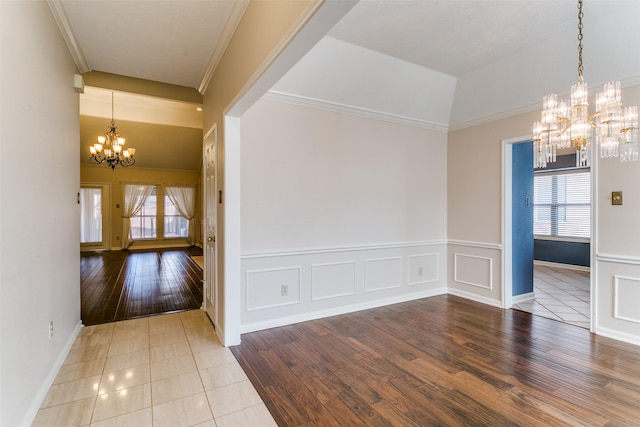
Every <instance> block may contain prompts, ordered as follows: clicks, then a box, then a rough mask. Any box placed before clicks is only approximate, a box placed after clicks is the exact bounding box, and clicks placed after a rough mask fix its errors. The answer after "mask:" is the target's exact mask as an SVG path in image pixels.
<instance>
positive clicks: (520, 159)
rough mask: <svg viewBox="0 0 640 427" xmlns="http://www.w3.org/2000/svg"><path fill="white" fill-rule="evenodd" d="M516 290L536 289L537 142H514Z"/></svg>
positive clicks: (513, 181) (513, 259) (513, 205)
mask: <svg viewBox="0 0 640 427" xmlns="http://www.w3.org/2000/svg"><path fill="white" fill-rule="evenodd" d="M511 185H512V194H511V205H512V206H511V218H512V220H511V230H512V234H511V245H512V255H511V256H512V258H511V266H512V267H511V268H512V277H511V278H512V283H513V285H512V290H513V292H512V294H513V295H514V296H515V295H522V294H527V293H530V292H533V143H532V142H524V143H521V144H514V145H513V148H512V175H511Z"/></svg>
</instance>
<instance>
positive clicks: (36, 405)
mask: <svg viewBox="0 0 640 427" xmlns="http://www.w3.org/2000/svg"><path fill="white" fill-rule="evenodd" d="M80 329H82V321H79V322H78V324H77V325H76V327H75V328H74V330H73V332H72V333H71V336H70V337H69V339H68V340H67V342H66V343H65V345H64V347H63V348H62V351H61V352H60V355H59V356H58V358H57V359H56V361H55V363H54V364H53V366H52V367H51V370H50V371H49V375H47V378H45V380H44V382H43V383H42V385H41V386H40V389H39V390H38V393H37V394H36V396H35V398H34V399H33V402H31V405H30V406H29V410H28V411H27V413H26V414H25V416H24V418H23V419H22V423H20V425H22V426H25V427H28V426H30V425H31V424H33V421H34V420H35V419H36V416H37V415H38V410H40V406H42V402H44V399H45V397H47V393H48V392H49V389H50V388H51V385H52V384H53V382H54V381H55V379H56V376H57V375H58V372H59V371H60V368H62V364H63V363H64V361H65V359H66V358H67V356H68V355H69V351H71V347H73V343H74V342H76V338H78V334H79V333H80Z"/></svg>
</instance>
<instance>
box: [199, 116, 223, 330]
mask: <svg viewBox="0 0 640 427" xmlns="http://www.w3.org/2000/svg"><path fill="white" fill-rule="evenodd" d="M217 145H218V131H217V128H216V127H214V128H213V131H212V132H211V133H210V134H209V136H207V138H206V139H205V141H204V177H203V181H204V203H203V205H204V208H205V212H204V218H205V221H204V308H205V311H206V312H207V314H208V315H209V318H210V319H211V321H212V322H213V324H214V325H215V326H216V328H217V327H218V325H219V320H218V280H217V278H218V275H217V270H218V268H217V264H216V263H217V259H216V252H217V251H216V247H217V242H216V213H217V212H216V210H217V201H218V198H217V186H216V160H217V159H216V156H217Z"/></svg>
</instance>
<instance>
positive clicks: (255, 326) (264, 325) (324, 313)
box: [240, 288, 447, 334]
mask: <svg viewBox="0 0 640 427" xmlns="http://www.w3.org/2000/svg"><path fill="white" fill-rule="evenodd" d="M446 293H447V290H446V288H438V289H432V290H428V291H422V292H415V293H411V294H405V295H398V296H393V297H389V298H384V299H379V300H375V301H368V302H363V303H359V304H353V305H347V306H341V307H337V308H332V309H328V310H319V311H314V312H310V313H304V314H298V315H295V316H289V317H284V318H281V319H274V320H268V321H264V322H258V323H250V324H245V325H242V327H241V328H240V332H241V333H243V334H244V333H248V332H255V331H260V330H263V329H269V328H277V327H280V326H286V325H292V324H294V323H300V322H306V321H308V320H316V319H322V318H325V317H330V316H337V315H340V314H347V313H353V312H356V311H361V310H368V309H371V308H378V307H384V306H387V305H391V304H397V303H401V302H407V301H414V300H417V299H422V298H429V297H433V296H437V295H444V294H446Z"/></svg>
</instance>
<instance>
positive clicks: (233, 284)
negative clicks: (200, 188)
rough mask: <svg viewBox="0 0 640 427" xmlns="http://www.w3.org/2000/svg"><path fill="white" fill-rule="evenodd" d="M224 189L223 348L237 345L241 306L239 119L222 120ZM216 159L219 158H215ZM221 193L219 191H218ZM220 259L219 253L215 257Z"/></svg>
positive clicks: (228, 118)
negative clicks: (223, 135)
mask: <svg viewBox="0 0 640 427" xmlns="http://www.w3.org/2000/svg"><path fill="white" fill-rule="evenodd" d="M224 134H225V137H224V153H223V154H224V160H223V163H222V164H223V165H224V176H225V179H224V187H223V188H222V190H223V193H224V195H225V199H224V203H223V204H222V209H223V212H224V216H223V217H222V221H223V222H224V237H223V238H224V243H223V247H222V251H223V254H224V255H223V256H224V263H223V275H224V276H223V278H222V286H224V292H223V295H224V297H223V298H224V303H223V306H222V307H223V312H224V319H223V321H222V325H224V328H225V342H223V343H222V344H223V345H224V346H225V347H226V346H231V345H239V344H240V341H241V338H240V323H241V319H240V307H241V301H242V297H241V295H240V289H241V287H242V273H241V271H242V268H241V264H240V236H241V234H240V227H241V224H240V214H241V204H240V141H241V139H240V118H238V117H232V116H225V117H224ZM218 160H219V158H218ZM218 190H220V188H218ZM218 249H220V248H219V247H218ZM216 256H219V254H216Z"/></svg>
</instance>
